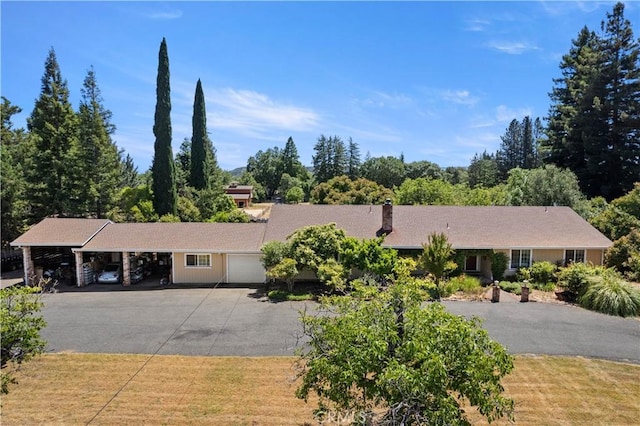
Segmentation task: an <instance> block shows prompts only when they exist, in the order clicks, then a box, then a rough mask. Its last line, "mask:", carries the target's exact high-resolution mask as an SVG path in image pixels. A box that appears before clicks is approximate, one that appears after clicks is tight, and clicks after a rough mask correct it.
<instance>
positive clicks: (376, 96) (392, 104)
mask: <svg viewBox="0 0 640 426" xmlns="http://www.w3.org/2000/svg"><path fill="white" fill-rule="evenodd" d="M352 102H353V103H354V104H356V105H361V106H364V107H376V108H385V107H387V108H400V107H404V106H406V105H409V104H411V103H412V102H413V100H412V99H411V98H410V97H409V96H407V95H405V94H403V93H386V92H383V91H379V90H374V91H372V92H371V96H369V97H367V98H365V99H354V100H353V101H352Z"/></svg>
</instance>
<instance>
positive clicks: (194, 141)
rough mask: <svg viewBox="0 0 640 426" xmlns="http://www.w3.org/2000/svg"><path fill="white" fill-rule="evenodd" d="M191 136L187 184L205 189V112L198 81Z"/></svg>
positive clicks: (202, 94)
mask: <svg viewBox="0 0 640 426" xmlns="http://www.w3.org/2000/svg"><path fill="white" fill-rule="evenodd" d="M192 125H193V134H192V137H191V162H190V164H191V167H190V173H189V184H190V185H191V186H193V187H194V188H196V189H206V188H208V186H209V164H208V163H209V160H210V158H209V155H207V147H208V146H209V145H210V144H209V141H208V139H209V137H208V136H207V112H206V109H205V104H204V93H203V91H202V83H201V82H200V79H198V83H197V84H196V94H195V98H194V101H193V118H192Z"/></svg>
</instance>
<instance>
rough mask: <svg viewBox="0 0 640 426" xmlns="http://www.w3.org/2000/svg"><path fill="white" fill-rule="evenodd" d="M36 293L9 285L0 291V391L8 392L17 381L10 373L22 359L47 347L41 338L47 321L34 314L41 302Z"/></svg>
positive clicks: (40, 307) (40, 306)
mask: <svg viewBox="0 0 640 426" xmlns="http://www.w3.org/2000/svg"><path fill="white" fill-rule="evenodd" d="M38 292H39V289H38V288H36V287H17V286H12V287H8V288H4V289H2V290H0V331H1V335H2V339H1V341H2V348H1V351H0V352H1V354H2V359H1V362H2V364H1V365H0V367H1V368H2V373H0V393H3V394H7V393H9V385H10V384H15V383H17V381H16V379H15V378H14V377H13V373H14V372H15V371H16V370H17V369H18V368H19V367H20V365H21V364H22V363H23V362H26V361H28V360H30V359H31V358H33V357H34V356H36V355H38V354H41V353H42V352H43V351H44V348H45V346H46V342H45V341H44V340H42V338H41V337H40V330H42V329H43V328H44V327H45V326H46V323H45V321H44V319H43V318H42V316H39V315H38V314H37V313H38V312H39V311H40V309H42V305H43V304H42V301H41V299H40V295H39V294H38Z"/></svg>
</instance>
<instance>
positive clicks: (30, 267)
mask: <svg viewBox="0 0 640 426" xmlns="http://www.w3.org/2000/svg"><path fill="white" fill-rule="evenodd" d="M110 223H112V222H111V221H110V220H107V219H71V218H46V219H44V220H42V221H41V222H39V223H37V224H35V225H33V226H32V227H31V228H30V229H29V230H28V231H27V232H25V233H24V234H22V235H21V236H20V237H18V238H17V239H16V240H14V241H13V242H12V243H11V246H13V247H19V248H21V249H22V259H23V270H24V282H25V283H28V282H30V279H31V278H32V277H35V278H36V279H40V278H42V276H43V274H44V272H45V271H47V270H49V269H51V270H59V269H63V270H64V271H65V272H66V273H69V274H70V279H71V280H75V281H76V283H78V284H79V282H78V279H79V278H81V277H82V264H83V263H84V259H83V258H82V253H77V252H76V253H75V254H74V251H75V250H76V249H78V248H80V247H83V246H84V245H85V244H87V243H88V242H89V241H91V239H92V238H94V237H95V236H96V235H97V234H98V233H99V232H100V231H101V230H102V229H104V227H106V226H107V225H109V224H110ZM74 276H75V278H74Z"/></svg>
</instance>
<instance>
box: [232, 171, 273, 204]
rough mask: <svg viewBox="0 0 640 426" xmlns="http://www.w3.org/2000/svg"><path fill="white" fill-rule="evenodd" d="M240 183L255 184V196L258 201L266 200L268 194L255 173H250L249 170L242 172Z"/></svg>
mask: <svg viewBox="0 0 640 426" xmlns="http://www.w3.org/2000/svg"><path fill="white" fill-rule="evenodd" d="M238 183H239V184H240V185H250V186H253V198H254V199H255V200H256V201H258V202H262V201H265V200H266V197H267V194H266V192H265V190H264V187H263V186H262V184H260V183H259V182H258V181H257V180H256V178H255V177H254V176H253V174H251V173H249V172H244V173H242V175H241V176H240V179H239V180H238Z"/></svg>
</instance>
